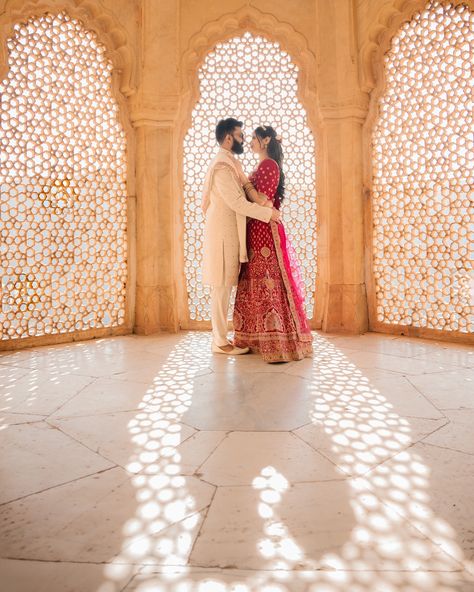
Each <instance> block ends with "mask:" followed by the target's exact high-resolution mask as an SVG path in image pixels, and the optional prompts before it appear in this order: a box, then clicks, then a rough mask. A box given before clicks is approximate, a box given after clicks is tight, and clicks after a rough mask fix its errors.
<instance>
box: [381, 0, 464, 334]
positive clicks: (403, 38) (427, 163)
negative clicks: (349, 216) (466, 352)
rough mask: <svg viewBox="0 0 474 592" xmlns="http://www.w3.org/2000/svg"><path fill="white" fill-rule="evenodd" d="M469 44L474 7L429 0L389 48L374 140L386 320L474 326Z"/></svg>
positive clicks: (456, 328) (455, 328) (444, 326)
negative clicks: (471, 248)
mask: <svg viewBox="0 0 474 592" xmlns="http://www.w3.org/2000/svg"><path fill="white" fill-rule="evenodd" d="M473 46H474V17H473V14H472V13H471V12H470V10H469V9H468V8H467V7H465V6H462V5H458V6H456V7H454V6H453V5H446V4H441V3H439V2H437V1H432V2H430V3H429V4H428V6H427V7H426V9H425V10H423V11H422V12H420V13H418V14H417V15H416V16H415V17H414V18H413V19H412V20H411V21H410V22H408V23H406V24H404V25H403V27H402V28H401V30H400V31H399V32H398V34H397V35H396V36H395V38H394V39H393V41H392V45H391V49H390V51H389V52H388V54H387V56H386V61H385V77H386V88H385V91H384V94H383V97H382V99H381V101H380V104H379V118H378V120H377V123H376V126H375V130H374V134H373V144H372V162H373V269H374V275H375V298H376V318H377V321H378V322H380V323H386V324H396V325H413V326H415V327H424V328H428V329H438V330H445V331H456V332H462V333H466V332H469V331H472V330H473V329H474V324H473V318H472V309H471V308H470V307H471V303H472V300H471V298H472V285H473V282H474V277H473V276H472V257H470V256H469V252H468V251H469V244H471V245H472V238H471V240H469V237H468V232H469V230H471V232H472V218H471V216H472V214H470V213H469V199H470V196H469V193H470V192H472V180H473V137H472V130H473V123H474V122H473V113H474V111H473V102H472V97H473V78H472V59H473V55H472V48H473ZM471 199H472V196H471ZM471 207H472V205H471ZM471 212H472V210H471ZM470 224H471V228H469V225H470Z"/></svg>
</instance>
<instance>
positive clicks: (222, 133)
mask: <svg viewBox="0 0 474 592" xmlns="http://www.w3.org/2000/svg"><path fill="white" fill-rule="evenodd" d="M243 125H244V124H243V123H242V122H241V121H237V119H234V118H233V117H229V118H228V119H221V120H220V121H219V123H218V124H217V126H216V140H217V141H218V143H219V144H222V142H223V141H224V139H225V137H226V136H227V134H231V133H232V132H233V131H234V129H235V128H236V127H242V126H243Z"/></svg>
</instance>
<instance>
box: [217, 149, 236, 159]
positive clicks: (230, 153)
mask: <svg viewBox="0 0 474 592" xmlns="http://www.w3.org/2000/svg"><path fill="white" fill-rule="evenodd" d="M219 154H220V155H221V156H228V157H230V158H234V155H233V154H232V152H231V151H230V150H226V149H225V148H219Z"/></svg>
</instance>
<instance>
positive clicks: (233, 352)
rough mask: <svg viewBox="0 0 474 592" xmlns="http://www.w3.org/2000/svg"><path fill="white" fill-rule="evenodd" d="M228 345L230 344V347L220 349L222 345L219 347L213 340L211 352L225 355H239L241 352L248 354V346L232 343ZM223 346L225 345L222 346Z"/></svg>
mask: <svg viewBox="0 0 474 592" xmlns="http://www.w3.org/2000/svg"><path fill="white" fill-rule="evenodd" d="M228 345H230V346H231V348H232V349H230V348H229V349H228V350H225V349H222V347H219V346H218V345H216V344H215V343H214V342H212V348H211V349H212V353H213V354H224V355H225V356H241V355H242V354H248V352H249V348H248V347H237V346H236V345H233V344H232V343H229V344H228ZM223 347H225V346H223Z"/></svg>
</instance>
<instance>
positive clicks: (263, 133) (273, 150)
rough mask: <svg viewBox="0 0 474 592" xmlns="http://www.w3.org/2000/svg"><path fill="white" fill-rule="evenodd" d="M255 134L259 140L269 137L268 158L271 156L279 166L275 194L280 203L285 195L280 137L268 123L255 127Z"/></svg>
mask: <svg viewBox="0 0 474 592" xmlns="http://www.w3.org/2000/svg"><path fill="white" fill-rule="evenodd" d="M255 135H256V136H257V138H259V139H260V140H263V139H264V138H270V142H269V143H268V144H267V154H268V157H269V158H272V159H273V160H274V161H275V162H276V163H277V164H278V167H279V168H280V181H279V182H278V187H277V190H276V194H277V195H278V197H279V200H280V203H281V202H282V201H283V198H284V197H285V174H284V172H283V166H282V165H283V150H282V148H281V137H280V136H278V135H277V133H276V131H275V130H274V129H273V128H272V127H271V126H270V125H261V126H259V127H257V128H256V129H255Z"/></svg>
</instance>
